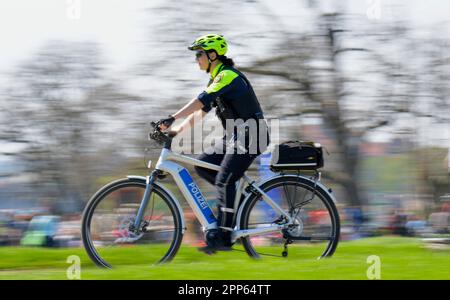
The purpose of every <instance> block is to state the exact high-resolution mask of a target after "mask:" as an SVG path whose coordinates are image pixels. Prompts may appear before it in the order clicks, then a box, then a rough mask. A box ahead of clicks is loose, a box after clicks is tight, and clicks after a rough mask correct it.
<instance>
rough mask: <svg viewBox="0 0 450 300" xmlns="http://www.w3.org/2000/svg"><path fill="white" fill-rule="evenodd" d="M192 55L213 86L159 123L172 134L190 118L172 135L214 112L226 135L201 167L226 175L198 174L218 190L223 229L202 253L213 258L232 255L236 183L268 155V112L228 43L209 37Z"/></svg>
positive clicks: (213, 233)
mask: <svg viewBox="0 0 450 300" xmlns="http://www.w3.org/2000/svg"><path fill="white" fill-rule="evenodd" d="M188 49H189V50H192V51H195V57H196V61H197V63H198V65H199V68H200V69H201V70H204V71H206V72H207V73H209V75H210V80H209V83H208V85H207V88H206V89H205V90H204V91H203V92H201V93H200V94H199V95H198V96H197V97H196V98H194V99H192V100H191V101H190V102H189V103H187V104H186V105H185V106H184V107H183V108H182V109H180V110H179V111H178V112H176V113H175V114H173V115H170V116H169V117H168V118H166V119H163V120H160V124H161V125H160V128H161V129H163V130H165V129H168V128H169V127H170V126H171V125H172V124H173V122H174V121H175V120H176V119H182V118H186V119H185V120H184V122H182V124H181V125H180V126H177V127H174V128H171V131H172V133H173V134H176V133H179V132H181V131H182V130H183V129H184V128H188V127H189V126H192V125H193V122H194V113H195V112H196V111H201V113H202V116H205V115H206V114H207V113H208V112H209V111H210V110H211V109H212V108H215V110H216V115H217V116H218V118H219V119H220V121H221V123H222V125H223V127H224V129H225V134H224V137H223V138H222V139H221V141H220V143H219V144H217V143H216V145H215V146H214V149H209V150H208V151H205V152H204V153H203V154H201V155H200V156H199V159H200V160H202V161H205V162H208V163H211V164H216V165H220V166H221V170H220V171H219V172H217V171H213V170H209V169H205V168H201V167H196V170H197V172H198V174H199V175H200V176H201V177H202V178H204V179H205V180H207V181H208V182H209V183H211V184H213V185H215V186H216V188H217V197H218V199H217V200H218V203H219V205H218V228H217V229H215V230H210V231H208V232H207V233H206V244H207V246H206V247H203V248H200V249H199V250H201V251H203V252H205V253H208V254H211V253H215V252H216V251H218V250H220V251H226V250H230V249H231V246H232V242H231V232H232V230H233V227H234V224H233V222H234V214H235V211H234V199H235V194H236V182H237V181H238V180H239V179H240V178H241V177H242V176H243V174H244V172H245V171H246V170H247V169H248V168H249V167H250V165H251V164H252V162H253V161H254V159H255V158H256V157H257V156H258V155H260V154H261V153H262V152H263V151H265V149H266V148H267V145H268V143H269V136H268V130H267V127H266V123H265V121H264V116H263V111H262V109H261V106H260V104H259V101H258V99H257V97H256V95H255V92H254V91H253V88H252V86H251V84H250V82H249V81H248V79H247V78H246V77H245V76H244V74H242V73H241V72H239V71H238V70H236V69H235V68H234V62H233V60H232V59H230V58H228V57H227V56H226V53H227V50H228V45H227V42H226V40H225V38H224V37H223V36H222V35H218V34H208V35H204V36H201V37H199V38H197V39H196V40H195V41H194V42H193V43H192V44H191V45H190V46H189V47H188ZM252 127H253V128H252ZM211 150H213V151H211ZM208 153H212V154H208Z"/></svg>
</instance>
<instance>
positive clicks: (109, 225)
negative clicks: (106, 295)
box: [82, 178, 183, 268]
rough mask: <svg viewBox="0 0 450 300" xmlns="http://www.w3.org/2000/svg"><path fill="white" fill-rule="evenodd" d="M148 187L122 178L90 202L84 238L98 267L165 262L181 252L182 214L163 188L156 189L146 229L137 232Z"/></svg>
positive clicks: (84, 242)
mask: <svg viewBox="0 0 450 300" xmlns="http://www.w3.org/2000/svg"><path fill="white" fill-rule="evenodd" d="M145 188H146V183H145V181H144V180H139V179H135V178H125V179H120V180H117V181H114V182H112V183H110V184H108V185H106V186H104V187H103V188H101V189H100V190H99V191H98V192H97V193H96V194H95V195H94V196H93V197H92V198H91V199H90V200H89V202H88V204H87V206H86V208H85V210H84V212H83V219H82V239H83V244H84V247H85V249H86V251H87V253H88V255H89V257H90V258H91V260H92V261H93V262H94V263H95V264H96V265H98V266H100V267H106V268H111V267H112V266H113V265H114V266H116V265H121V264H142V263H144V264H145V263H151V264H152V263H161V262H167V261H170V260H171V259H172V258H173V257H174V256H175V254H176V253H177V251H178V248H179V247H180V244H181V240H182V238H183V233H182V232H183V230H182V229H183V228H182V219H181V215H180V212H179V210H178V208H177V206H176V204H175V200H174V199H172V198H171V197H170V195H169V194H168V193H166V192H165V191H164V189H162V188H161V187H160V186H158V185H156V184H155V185H154V186H153V190H152V194H151V196H150V199H149V202H148V205H147V208H146V210H145V213H144V217H143V220H142V222H144V223H143V227H142V230H140V231H139V232H136V231H134V230H133V224H134V220H135V217H136V215H137V211H138V209H139V206H140V203H141V201H142V199H143V195H144V192H145Z"/></svg>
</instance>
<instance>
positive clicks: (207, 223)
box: [128, 148, 320, 241]
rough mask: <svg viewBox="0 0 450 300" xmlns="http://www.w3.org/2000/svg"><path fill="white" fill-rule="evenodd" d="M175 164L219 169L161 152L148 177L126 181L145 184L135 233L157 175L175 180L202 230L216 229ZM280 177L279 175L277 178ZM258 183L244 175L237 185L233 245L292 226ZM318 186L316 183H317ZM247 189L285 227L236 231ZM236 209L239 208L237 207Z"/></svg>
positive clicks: (199, 195) (195, 189)
mask: <svg viewBox="0 0 450 300" xmlns="http://www.w3.org/2000/svg"><path fill="white" fill-rule="evenodd" d="M176 162H180V163H184V164H189V165H193V166H199V167H203V168H207V169H211V170H215V171H219V170H220V166H218V165H214V164H210V163H207V162H203V161H201V160H198V159H195V158H191V157H188V156H185V155H182V154H178V153H174V152H172V151H171V150H170V149H167V148H163V149H162V151H161V154H160V157H159V160H158V162H157V163H156V166H155V170H154V171H153V172H152V173H151V174H150V176H148V177H147V178H144V177H142V176H128V177H130V178H131V177H134V178H140V179H145V180H146V184H147V187H146V190H145V193H144V197H143V199H142V202H141V205H140V208H139V211H138V214H137V216H136V219H135V224H134V228H135V230H139V228H141V226H142V218H143V214H144V211H145V208H146V207H147V203H148V201H149V199H150V194H151V190H152V186H153V184H155V181H156V180H157V177H158V175H160V174H170V175H171V176H172V177H173V179H174V180H175V183H176V185H177V186H178V188H179V189H180V191H181V192H182V194H183V196H184V198H185V199H186V201H187V203H188V204H189V206H190V207H191V209H192V210H193V212H194V214H195V216H196V217H197V219H198V220H199V222H200V224H201V225H202V226H203V230H204V231H206V230H209V229H214V228H217V219H216V217H215V216H214V214H213V212H212V210H211V207H210V206H209V204H208V202H207V201H206V199H205V197H204V196H203V195H202V193H201V191H200V188H199V187H198V185H197V184H196V183H195V182H194V180H193V179H192V177H191V175H190V174H189V172H188V170H186V168H184V167H183V166H181V165H179V164H177V163H176ZM150 167H151V162H149V168H150ZM278 176H282V175H278ZM276 177H277V176H274V177H271V178H270V180H272V179H274V178H276ZM263 183H264V182H262V183H258V184H254V182H253V181H252V180H251V178H249V177H248V176H247V175H246V174H245V175H244V176H243V177H242V178H241V180H240V181H239V182H238V183H237V187H236V197H235V201H234V211H235V212H237V213H236V214H235V217H236V224H237V225H236V227H235V228H234V231H233V234H232V240H233V241H236V240H237V239H239V238H241V237H245V236H253V235H259V234H264V233H268V232H276V231H280V230H282V229H284V228H287V227H288V226H289V225H291V224H293V222H294V221H293V220H292V218H291V216H290V215H289V213H288V212H286V211H285V210H283V209H282V208H281V207H280V206H279V205H278V204H277V203H276V202H275V201H274V200H273V199H271V198H270V197H269V195H267V194H266V193H264V192H263V191H262V190H261V189H260V188H259V186H261V184H263ZM318 184H320V183H318ZM246 185H248V186H251V188H252V189H253V190H254V191H255V192H257V193H258V194H259V195H261V197H262V200H263V201H265V202H266V203H267V204H269V205H270V206H271V207H272V208H273V209H274V210H275V211H277V212H278V213H279V214H280V215H283V216H284V217H285V218H286V220H287V222H286V223H285V224H282V225H280V224H270V225H267V226H264V227H261V228H254V229H246V230H241V229H240V227H239V224H240V218H241V216H242V209H243V207H244V205H243V204H245V202H246V201H247V200H248V198H249V197H250V195H251V194H247V193H246V192H245V189H244V187H245V186H246ZM159 186H160V187H161V188H163V189H164V190H165V191H166V192H167V193H168V194H169V195H172V193H170V191H168V190H167V189H166V188H164V187H163V186H161V185H159ZM243 194H244V195H246V197H245V200H244V201H243V203H242V205H240V206H239V202H240V199H241V196H242V195H243ZM173 199H174V200H175V201H176V204H177V205H176V207H177V209H178V210H179V211H180V215H181V216H182V226H183V233H184V231H185V229H186V226H185V222H184V217H183V211H182V209H181V206H180V205H179V202H178V200H177V199H176V198H175V197H173ZM238 206H239V207H238Z"/></svg>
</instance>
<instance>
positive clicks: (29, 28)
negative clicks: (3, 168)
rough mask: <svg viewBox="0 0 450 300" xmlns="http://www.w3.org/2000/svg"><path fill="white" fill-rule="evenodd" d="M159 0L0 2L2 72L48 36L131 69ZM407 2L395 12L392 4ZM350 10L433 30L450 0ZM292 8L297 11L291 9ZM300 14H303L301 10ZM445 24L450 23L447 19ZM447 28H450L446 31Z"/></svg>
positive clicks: (365, 1)
mask: <svg viewBox="0 0 450 300" xmlns="http://www.w3.org/2000/svg"><path fill="white" fill-rule="evenodd" d="M264 1H265V2H266V3H267V4H266V5H267V7H269V8H270V9H272V10H274V11H276V12H278V13H279V14H282V15H289V14H291V15H292V14H296V13H297V12H296V9H292V6H291V5H292V4H290V5H278V4H277V2H274V1H267V0H264ZM158 3H161V0H152V1H145V0H132V1H123V0H39V1H35V0H5V1H1V2H0V37H1V40H2V47H1V48H2V50H1V53H2V55H1V56H0V72H1V71H8V70H11V68H13V67H14V66H15V65H16V64H17V63H18V62H20V61H22V60H24V59H26V58H27V57H29V56H30V55H31V54H32V53H33V51H35V49H37V48H38V47H39V46H41V45H42V44H44V43H45V42H46V41H47V40H52V39H65V40H75V41H84V40H95V41H98V42H99V43H100V45H101V46H102V48H103V50H104V52H105V55H106V57H107V59H108V60H109V61H111V64H112V66H113V67H114V68H117V69H121V68H127V66H130V65H132V64H134V63H137V62H138V60H139V49H140V47H141V43H142V42H143V41H144V40H145V38H146V37H145V34H146V31H145V28H144V26H141V25H143V24H145V21H146V18H148V17H149V14H146V13H144V11H143V8H145V7H149V6H152V5H158ZM322 3H323V9H324V10H325V11H331V10H333V9H334V7H335V6H336V5H337V4H336V3H338V5H342V3H343V1H333V0H323V2H322ZM399 3H406V6H405V7H406V9H402V13H403V14H406V16H403V15H402V16H396V15H395V13H393V10H392V9H391V7H393V6H395V5H398V4H399ZM346 7H347V9H348V11H349V12H351V13H355V14H360V15H366V16H367V17H368V18H371V19H372V21H373V22H374V24H375V25H376V22H377V20H380V19H386V18H396V17H402V18H403V17H405V18H406V19H409V20H411V22H412V23H413V24H415V25H416V26H417V28H424V29H429V28H433V27H434V26H436V25H438V24H441V25H440V26H439V30H442V27H444V26H443V25H442V22H444V21H449V20H450V17H449V16H448V12H449V11H450V1H446V0H428V1H422V0H408V1H406V0H404V1H399V0H347V5H346ZM293 12H294V13H293ZM298 15H299V16H301V15H302V13H301V12H300V11H298ZM446 27H447V29H448V28H449V27H450V25H449V23H447V24H446ZM447 32H448V30H447Z"/></svg>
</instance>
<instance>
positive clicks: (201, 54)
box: [195, 50, 208, 71]
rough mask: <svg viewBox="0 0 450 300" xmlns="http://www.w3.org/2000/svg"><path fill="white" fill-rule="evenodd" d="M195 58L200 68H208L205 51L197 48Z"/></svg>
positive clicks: (204, 69)
mask: <svg viewBox="0 0 450 300" xmlns="http://www.w3.org/2000/svg"><path fill="white" fill-rule="evenodd" d="M195 60H196V61H197V63H198V66H199V67H200V70H203V71H206V70H207V69H208V57H207V56H206V53H205V51H203V50H197V51H196V52H195Z"/></svg>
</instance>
